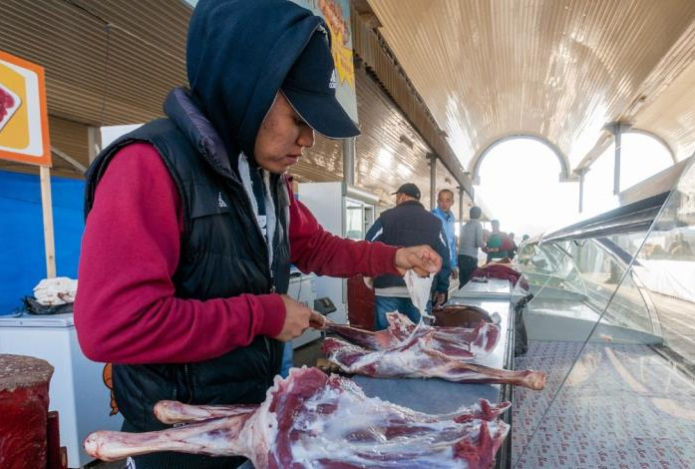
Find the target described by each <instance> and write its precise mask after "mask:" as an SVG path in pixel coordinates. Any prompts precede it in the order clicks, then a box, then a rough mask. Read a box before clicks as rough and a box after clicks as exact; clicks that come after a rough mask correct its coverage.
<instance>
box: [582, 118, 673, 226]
mask: <svg viewBox="0 0 695 469" xmlns="http://www.w3.org/2000/svg"><path fill="white" fill-rule="evenodd" d="M671 165H673V158H672V156H671V152H670V150H669V149H668V148H667V147H666V146H665V145H664V144H663V143H662V142H661V141H660V140H659V139H657V138H655V137H653V136H652V135H649V134H647V133H644V132H639V131H630V132H625V133H623V134H622V137H621V151H620V190H621V191H624V190H625V189H628V188H630V187H632V186H634V185H636V184H639V183H640V182H642V181H644V180H645V179H648V178H650V177H651V176H653V175H655V174H656V173H658V172H660V171H663V170H664V169H666V168H668V167H670V166H671ZM614 168H615V145H614V144H612V145H611V146H610V147H608V148H607V149H606V151H604V152H603V153H602V154H601V156H599V157H598V158H597V159H596V161H594V163H593V164H592V165H591V166H590V169H589V171H588V172H587V173H586V176H585V179H584V181H585V184H584V208H585V213H587V214H593V213H601V212H605V211H607V210H610V209H612V208H615V207H617V206H618V197H617V196H615V195H613V173H614Z"/></svg>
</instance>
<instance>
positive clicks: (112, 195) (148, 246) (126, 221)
mask: <svg viewBox="0 0 695 469" xmlns="http://www.w3.org/2000/svg"><path fill="white" fill-rule="evenodd" d="M182 227H183V222H182V211H181V201H180V198H179V194H178V190H177V189H176V186H175V184H174V182H173V180H172V179H171V176H170V175H169V172H168V171H167V169H166V167H165V165H164V162H163V161H162V159H161V158H160V156H159V154H158V153H157V151H156V150H155V149H154V147H152V146H151V145H148V144H134V145H130V146H127V147H125V148H124V149H123V150H121V151H120V152H119V153H118V154H117V155H116V156H115V158H114V161H112V162H111V164H110V165H109V167H108V170H107V172H106V174H105V175H104V177H103V178H102V180H101V181H100V183H99V186H98V188H97V191H96V197H95V203H94V207H93V209H92V211H91V212H90V214H89V217H88V218H87V224H86V227H85V232H84V236H83V240H82V254H81V259H80V266H79V287H78V292H77V298H76V301H75V327H76V329H77V334H78V339H79V342H80V346H81V347H82V351H83V352H84V354H85V355H86V356H87V357H88V358H90V359H92V360H94V361H101V362H114V363H130V364H137V363H171V362H174V363H181V362H193V361H200V360H206V359H210V358H214V357H217V356H220V355H222V354H224V353H226V352H229V351H230V350H232V349H234V348H237V347H242V346H245V345H247V344H249V343H250V342H251V341H252V340H253V338H254V337H255V336H256V335H269V336H275V335H277V334H279V333H280V330H281V329H282V326H283V323H284V319H285V308H284V304H283V301H282V298H280V296H279V295H240V296H237V297H233V298H219V299H213V300H208V301H198V300H192V299H181V298H177V297H176V296H175V288H174V284H173V281H172V276H173V275H174V272H175V271H176V268H177V265H178V262H179V252H180V243H181V241H180V237H181V232H182Z"/></svg>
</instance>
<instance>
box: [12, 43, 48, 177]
mask: <svg viewBox="0 0 695 469" xmlns="http://www.w3.org/2000/svg"><path fill="white" fill-rule="evenodd" d="M0 159H3V160H11V161H17V162H20V163H26V164H31V165H38V166H45V167H50V166H51V144H50V142H49V137H48V111H47V109H46V90H45V84H44V69H43V67H41V66H39V65H36V64H33V63H31V62H28V61H26V60H24V59H22V58H20V57H15V56H14V55H10V54H8V53H5V52H2V51H0Z"/></svg>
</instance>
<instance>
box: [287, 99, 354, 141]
mask: <svg viewBox="0 0 695 469" xmlns="http://www.w3.org/2000/svg"><path fill="white" fill-rule="evenodd" d="M282 92H283V94H284V95H285V97H286V98H287V101H289V103H290V104H291V105H292V108H293V109H294V110H295V111H297V114H299V116H300V117H301V118H302V119H303V120H304V122H306V123H307V124H309V126H310V127H311V128H312V129H314V130H315V131H317V132H318V133H320V134H321V135H323V136H324V137H328V138H350V137H357V136H358V135H359V134H360V129H358V128H357V126H356V125H355V123H354V122H353V121H352V119H350V116H348V114H347V113H346V112H345V110H344V109H343V106H341V105H340V103H339V102H338V100H337V99H335V97H334V96H328V95H324V96H321V95H316V94H308V93H302V92H301V91H294V90H291V89H284V88H283V90H282Z"/></svg>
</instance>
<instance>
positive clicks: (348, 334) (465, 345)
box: [324, 312, 500, 358]
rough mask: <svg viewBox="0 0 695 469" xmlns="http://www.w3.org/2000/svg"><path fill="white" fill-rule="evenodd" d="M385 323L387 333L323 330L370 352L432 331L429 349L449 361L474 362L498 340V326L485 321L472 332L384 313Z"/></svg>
mask: <svg viewBox="0 0 695 469" xmlns="http://www.w3.org/2000/svg"><path fill="white" fill-rule="evenodd" d="M386 319H387V320H388V323H389V327H388V329H385V330H383V331H378V332H372V331H365V330H363V329H357V328H354V327H350V326H348V325H345V324H335V323H328V324H326V325H325V327H324V329H325V330H326V331H327V332H333V333H335V334H337V335H339V336H341V337H343V338H344V339H346V340H347V341H349V342H350V343H352V344H355V345H358V346H360V347H363V348H366V349H370V350H388V349H391V348H394V347H398V346H399V345H401V343H402V342H403V341H405V340H408V339H409V338H410V336H411V334H413V331H415V329H416V328H417V334H419V335H424V334H427V333H428V332H430V331H432V336H431V339H430V340H429V343H428V345H429V347H430V348H431V349H432V350H437V351H439V352H442V353H443V354H445V355H447V356H449V357H452V358H473V357H477V356H482V355H485V354H488V353H490V352H491V351H492V350H493V349H494V348H495V346H496V345H497V342H498V341H499V338H500V329H499V326H497V325H496V324H492V323H489V322H486V321H480V324H479V325H478V326H477V327H475V328H466V327H437V326H428V325H426V324H424V323H420V324H417V325H416V324H415V323H413V322H412V321H411V320H410V319H408V317H407V316H405V315H403V314H399V313H396V312H394V313H387V314H386Z"/></svg>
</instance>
